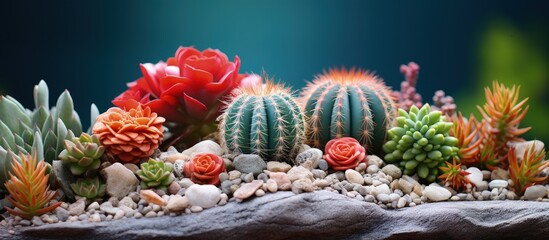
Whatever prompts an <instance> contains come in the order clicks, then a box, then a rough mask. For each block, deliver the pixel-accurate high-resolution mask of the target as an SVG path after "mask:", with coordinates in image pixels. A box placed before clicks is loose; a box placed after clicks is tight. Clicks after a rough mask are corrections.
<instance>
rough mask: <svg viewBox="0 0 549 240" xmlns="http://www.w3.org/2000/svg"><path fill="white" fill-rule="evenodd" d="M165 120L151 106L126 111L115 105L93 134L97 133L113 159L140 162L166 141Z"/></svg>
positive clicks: (94, 129)
mask: <svg viewBox="0 0 549 240" xmlns="http://www.w3.org/2000/svg"><path fill="white" fill-rule="evenodd" d="M164 121H165V119H164V118H163V117H159V116H158V115H157V114H156V113H154V112H152V111H151V109H150V108H149V107H145V108H144V109H143V108H141V105H140V104H137V105H136V106H134V108H131V109H128V110H127V111H126V110H122V109H120V108H117V107H112V108H110V109H109V110H107V112H104V113H102V114H101V115H99V116H98V117H97V121H96V123H95V125H94V126H93V134H95V135H97V138H99V141H100V142H101V145H103V147H105V152H106V154H107V156H108V158H109V160H111V161H114V162H118V161H120V162H123V163H137V162H139V161H140V160H141V159H144V158H148V157H150V156H151V155H152V154H153V153H154V151H155V150H156V149H158V146H159V145H160V142H161V141H162V137H163V136H164V135H163V133H164V128H163V127H162V123H164Z"/></svg>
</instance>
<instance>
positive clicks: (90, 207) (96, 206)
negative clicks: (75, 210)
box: [71, 202, 99, 215]
mask: <svg viewBox="0 0 549 240" xmlns="http://www.w3.org/2000/svg"><path fill="white" fill-rule="evenodd" d="M92 209H93V210H97V209H99V203H98V202H92V203H91V204H90V205H89V206H88V211H89V210H92ZM71 215H72V214H71ZM75 215H77V214H75Z"/></svg>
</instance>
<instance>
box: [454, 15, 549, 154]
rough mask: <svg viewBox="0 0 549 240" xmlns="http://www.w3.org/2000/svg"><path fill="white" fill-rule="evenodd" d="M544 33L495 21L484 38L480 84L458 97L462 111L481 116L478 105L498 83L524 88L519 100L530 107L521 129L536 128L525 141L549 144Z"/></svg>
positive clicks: (548, 71) (548, 80)
mask: <svg viewBox="0 0 549 240" xmlns="http://www.w3.org/2000/svg"><path fill="white" fill-rule="evenodd" d="M540 31H541V32H543V31H544V30H543V29H535V28H534V29H530V30H524V29H519V28H518V27H517V26H514V25H513V24H511V23H509V22H507V21H504V20H501V19H498V20H493V21H491V22H490V23H489V24H488V25H487V29H486V30H485V31H483V33H482V34H481V37H480V42H479V49H478V54H479V58H478V64H477V66H478V70H477V74H478V76H477V81H475V82H474V83H473V86H471V88H468V89H463V91H462V92H459V93H458V94H457V95H456V101H457V104H458V108H459V111H461V112H462V113H463V114H464V115H466V116H468V115H469V114H470V113H475V115H476V116H477V117H480V114H479V111H478V110H477V107H476V106H477V105H479V106H482V105H483V104H484V102H485V98H484V88H485V87H488V86H491V85H492V81H494V80H497V81H499V82H501V83H504V84H505V85H506V86H512V85H520V87H521V88H520V98H519V101H520V100H522V99H524V98H526V97H528V98H529V100H528V104H529V105H530V109H529V110H528V113H527V115H526V117H525V118H524V120H523V121H522V123H521V127H527V126H532V130H530V131H529V132H528V133H526V134H525V136H524V138H526V139H538V140H541V141H543V142H545V143H546V144H548V143H549V127H547V125H545V124H547V122H546V121H547V119H549V103H548V102H547V101H546V100H547V97H548V96H547V90H548V86H549V68H548V67H547V66H549V59H547V55H545V54H544V52H545V51H546V50H547V49H546V47H547V46H546V43H547V40H549V39H543V37H542V36H546V35H543V34H539V33H540ZM540 37H541V39H540Z"/></svg>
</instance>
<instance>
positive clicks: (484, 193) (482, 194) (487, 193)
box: [480, 190, 492, 200]
mask: <svg viewBox="0 0 549 240" xmlns="http://www.w3.org/2000/svg"><path fill="white" fill-rule="evenodd" d="M490 195H492V194H491V193H490V191H488V190H484V191H482V192H481V193H480V196H482V198H483V199H485V200H489V199H490Z"/></svg>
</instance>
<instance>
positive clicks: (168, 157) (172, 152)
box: [158, 146, 189, 163]
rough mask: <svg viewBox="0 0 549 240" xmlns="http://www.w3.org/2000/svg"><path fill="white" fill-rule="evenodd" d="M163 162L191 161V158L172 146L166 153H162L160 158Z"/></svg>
mask: <svg viewBox="0 0 549 240" xmlns="http://www.w3.org/2000/svg"><path fill="white" fill-rule="evenodd" d="M158 158H159V159H160V160H161V161H164V162H171V163H174V162H175V161H177V160H189V156H187V155H183V154H181V153H180V152H178V151H177V149H176V148H175V147H173V146H170V147H169V148H168V150H167V151H166V152H162V153H160V156H159V157H158Z"/></svg>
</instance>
